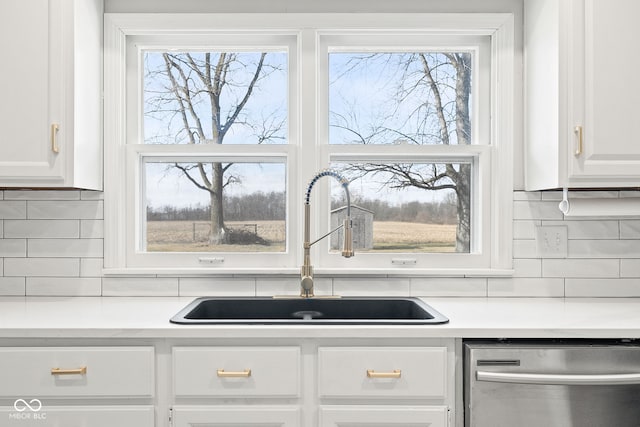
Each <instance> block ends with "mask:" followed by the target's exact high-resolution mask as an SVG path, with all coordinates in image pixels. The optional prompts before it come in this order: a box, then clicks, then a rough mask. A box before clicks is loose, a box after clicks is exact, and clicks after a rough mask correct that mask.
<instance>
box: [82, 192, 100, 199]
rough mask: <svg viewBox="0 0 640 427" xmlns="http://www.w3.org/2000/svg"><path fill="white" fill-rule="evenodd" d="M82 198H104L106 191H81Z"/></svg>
mask: <svg viewBox="0 0 640 427" xmlns="http://www.w3.org/2000/svg"><path fill="white" fill-rule="evenodd" d="M80 199H81V200H104V193H103V192H102V191H91V190H84V191H81V192H80Z"/></svg>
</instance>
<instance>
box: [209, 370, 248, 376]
mask: <svg viewBox="0 0 640 427" xmlns="http://www.w3.org/2000/svg"><path fill="white" fill-rule="evenodd" d="M216 374H217V375H218V377H220V378H249V377H250V376H251V369H245V370H244V371H225V370H224V369H218V370H217V371H216Z"/></svg>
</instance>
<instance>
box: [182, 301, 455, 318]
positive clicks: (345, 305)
mask: <svg viewBox="0 0 640 427" xmlns="http://www.w3.org/2000/svg"><path fill="white" fill-rule="evenodd" d="M448 321H449V319H447V318H446V317H445V316H443V315H442V314H440V313H438V312H437V311H436V310H435V309H433V308H432V307H430V306H429V305H427V304H426V303H424V302H423V301H422V300H420V299H418V298H411V297H362V298H361V297H343V298H296V297H292V298H271V297H203V298H197V299H195V300H194V301H193V302H191V303H190V304H189V305H187V306H186V307H185V308H183V309H182V310H181V311H180V312H179V313H177V314H176V315H175V316H173V317H172V318H171V322H172V323H179V324H187V325H194V324H195V325H197V324H271V325H273V324H294V325H298V324H305V325H313V324H324V325H371V324H376V325H426V324H439V323H447V322H448Z"/></svg>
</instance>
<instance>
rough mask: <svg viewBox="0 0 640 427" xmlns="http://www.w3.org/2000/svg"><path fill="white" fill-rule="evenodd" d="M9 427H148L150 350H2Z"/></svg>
mask: <svg viewBox="0 0 640 427" xmlns="http://www.w3.org/2000/svg"><path fill="white" fill-rule="evenodd" d="M0 366H2V367H3V374H2V381H0V401H1V402H5V403H6V405H0V406H2V407H3V408H2V410H1V411H0V417H2V420H3V421H7V424H2V423H0V424H1V425H9V426H14V425H15V426H40V427H56V426H89V425H90V426H96V427H102V426H105V427H106V426H113V425H118V426H120V427H152V426H153V425H154V419H155V409H154V406H153V404H152V403H153V398H154V396H155V351H154V348H153V347H150V346H149V347H127V346H122V347H76V346H69V347H0Z"/></svg>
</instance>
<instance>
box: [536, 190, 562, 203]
mask: <svg viewBox="0 0 640 427" xmlns="http://www.w3.org/2000/svg"><path fill="white" fill-rule="evenodd" d="M541 193H542V194H541V197H540V198H541V199H542V200H545V201H554V202H559V201H560V200H562V191H542V192H541ZM556 206H557V205H556Z"/></svg>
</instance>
